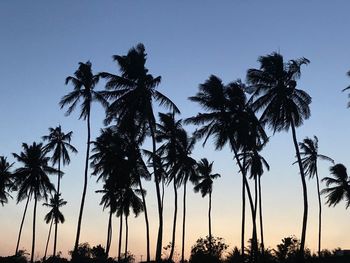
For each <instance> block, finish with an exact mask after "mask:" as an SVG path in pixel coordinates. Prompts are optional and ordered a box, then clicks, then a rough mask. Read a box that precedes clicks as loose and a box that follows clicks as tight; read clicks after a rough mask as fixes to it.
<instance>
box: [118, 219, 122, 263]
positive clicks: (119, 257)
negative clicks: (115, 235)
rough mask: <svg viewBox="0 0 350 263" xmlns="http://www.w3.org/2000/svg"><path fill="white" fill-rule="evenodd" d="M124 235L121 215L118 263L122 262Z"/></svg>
mask: <svg viewBox="0 0 350 263" xmlns="http://www.w3.org/2000/svg"><path fill="white" fill-rule="evenodd" d="M122 233H123V213H121V215H120V224H119V244H118V262H120V260H121V252H122Z"/></svg>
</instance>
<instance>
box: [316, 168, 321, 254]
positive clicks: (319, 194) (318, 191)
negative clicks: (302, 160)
mask: <svg viewBox="0 0 350 263" xmlns="http://www.w3.org/2000/svg"><path fill="white" fill-rule="evenodd" d="M316 184H317V194H318V256H319V257H320V256H321V229H322V204H321V193H320V181H319V179H318V172H317V167H316Z"/></svg>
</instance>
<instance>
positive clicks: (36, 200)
mask: <svg viewBox="0 0 350 263" xmlns="http://www.w3.org/2000/svg"><path fill="white" fill-rule="evenodd" d="M37 203H38V199H37V197H36V194H34V212H33V239H32V253H31V255H30V263H33V262H34V251H35V220H36V205H37Z"/></svg>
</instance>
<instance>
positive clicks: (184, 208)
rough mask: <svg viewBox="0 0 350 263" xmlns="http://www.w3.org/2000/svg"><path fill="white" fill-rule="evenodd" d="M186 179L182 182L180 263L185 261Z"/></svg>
mask: <svg viewBox="0 0 350 263" xmlns="http://www.w3.org/2000/svg"><path fill="white" fill-rule="evenodd" d="M186 184H187V182H186V179H185V182H184V196H183V215H182V248H181V263H183V262H185V234H186Z"/></svg>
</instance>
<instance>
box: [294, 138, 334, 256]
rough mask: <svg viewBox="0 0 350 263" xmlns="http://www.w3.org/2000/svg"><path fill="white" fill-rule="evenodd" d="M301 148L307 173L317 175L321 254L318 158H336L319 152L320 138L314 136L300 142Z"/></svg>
mask: <svg viewBox="0 0 350 263" xmlns="http://www.w3.org/2000/svg"><path fill="white" fill-rule="evenodd" d="M299 147H300V149H301V152H300V155H301V156H302V159H301V162H302V164H303V168H304V171H305V175H308V176H309V178H314V177H315V176H316V185H317V195H318V255H319V256H320V255H321V226H322V224H321V223H322V222H321V220H322V204H321V193H320V180H319V177H318V170H317V160H318V159H320V160H325V161H330V162H332V163H333V164H334V160H333V159H332V158H330V157H328V156H326V155H323V154H319V153H318V138H317V137H316V136H314V139H310V138H305V139H304V140H303V142H301V143H299Z"/></svg>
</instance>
